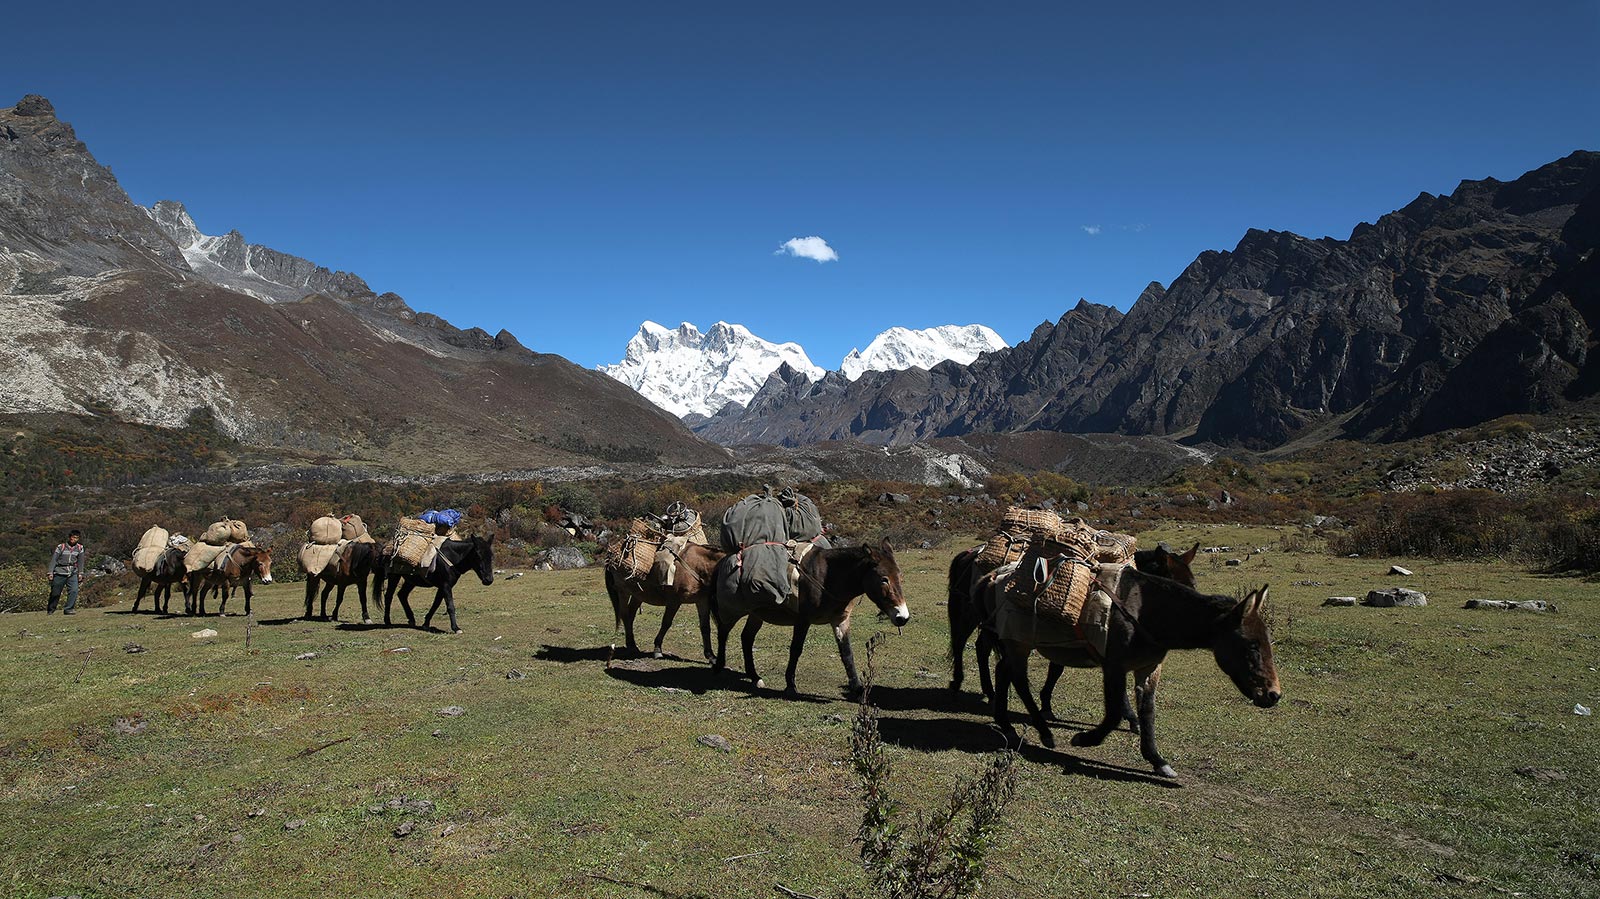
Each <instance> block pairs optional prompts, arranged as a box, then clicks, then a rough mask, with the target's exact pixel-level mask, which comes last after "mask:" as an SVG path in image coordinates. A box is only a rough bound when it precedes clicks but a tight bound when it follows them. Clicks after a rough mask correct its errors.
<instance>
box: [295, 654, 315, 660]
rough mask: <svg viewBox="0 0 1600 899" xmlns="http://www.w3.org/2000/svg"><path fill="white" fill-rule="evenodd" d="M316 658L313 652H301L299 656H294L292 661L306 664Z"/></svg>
mask: <svg viewBox="0 0 1600 899" xmlns="http://www.w3.org/2000/svg"><path fill="white" fill-rule="evenodd" d="M316 657H317V654H316V653H314V652H302V653H300V654H299V655H297V656H295V657H294V660H295V661H296V662H308V661H310V660H312V659H314V658H316Z"/></svg>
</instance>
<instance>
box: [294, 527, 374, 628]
mask: <svg viewBox="0 0 1600 899" xmlns="http://www.w3.org/2000/svg"><path fill="white" fill-rule="evenodd" d="M379 549H380V547H379V545H378V544H376V543H350V544H349V545H347V546H346V547H345V549H344V552H343V554H342V555H341V557H340V564H339V567H338V568H337V569H335V570H333V571H328V570H323V571H322V572H321V573H320V574H312V575H307V576H306V614H305V620H307V621H311V620H312V618H311V605H312V600H313V599H315V597H316V595H317V588H318V587H321V588H322V605H321V607H320V608H321V613H322V615H321V617H322V620H324V621H327V620H328V595H329V594H331V593H332V592H333V588H335V587H338V588H339V595H338V597H337V598H335V599H334V601H333V620H334V621H338V620H339V607H340V606H343V605H344V591H345V590H346V589H348V588H349V587H351V586H354V587H355V588H356V594H357V595H358V596H359V597H361V623H362V624H371V623H372V616H371V615H370V614H369V613H368V609H367V581H368V579H369V578H371V577H372V571H373V569H374V568H375V567H377V565H378V559H379ZM373 600H374V602H376V600H377V597H376V596H374V597H373Z"/></svg>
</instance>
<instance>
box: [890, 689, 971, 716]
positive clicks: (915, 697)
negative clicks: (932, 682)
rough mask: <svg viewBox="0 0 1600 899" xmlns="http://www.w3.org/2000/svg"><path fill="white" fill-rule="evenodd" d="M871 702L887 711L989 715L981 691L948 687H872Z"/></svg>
mask: <svg viewBox="0 0 1600 899" xmlns="http://www.w3.org/2000/svg"><path fill="white" fill-rule="evenodd" d="M872 704H873V705H875V706H877V707H878V708H879V709H882V710H883V711H886V712H939V713H942V714H946V715H988V714H989V700H987V699H984V698H983V695H982V694H980V693H973V692H970V691H960V692H957V691H955V690H952V689H950V688H949V687H888V686H883V685H878V686H875V687H873V688H872Z"/></svg>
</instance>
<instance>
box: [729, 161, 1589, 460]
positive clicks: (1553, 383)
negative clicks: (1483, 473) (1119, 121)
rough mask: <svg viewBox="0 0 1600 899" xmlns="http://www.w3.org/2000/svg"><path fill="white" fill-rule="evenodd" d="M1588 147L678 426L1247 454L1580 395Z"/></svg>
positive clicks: (1584, 378) (1412, 431) (788, 435)
mask: <svg viewBox="0 0 1600 899" xmlns="http://www.w3.org/2000/svg"><path fill="white" fill-rule="evenodd" d="M1597 248H1600V153H1594V152H1577V153H1574V154H1572V155H1570V156H1568V157H1566V158H1564V159H1561V160H1558V161H1556V162H1553V163H1550V164H1549V165H1546V166H1544V167H1542V168H1539V169H1537V170H1535V171H1532V172H1529V173H1527V174H1526V175H1523V176H1522V177H1521V178H1518V179H1516V180H1515V181H1512V182H1509V183H1502V182H1499V181H1495V180H1493V179H1486V180H1483V181H1466V182H1462V184H1461V185H1460V187H1459V188H1457V190H1456V191H1455V192H1454V193H1452V194H1450V195H1449V196H1443V197H1440V196H1433V195H1431V194H1422V195H1421V196H1419V197H1418V198H1417V199H1416V200H1414V201H1413V202H1411V203H1410V204H1408V205H1407V206H1406V207H1404V208H1403V209H1400V210H1397V211H1395V212H1392V213H1389V214H1388V215H1385V216H1383V217H1381V218H1379V219H1378V220H1377V221H1376V222H1375V223H1372V224H1366V223H1363V224H1361V225H1358V226H1356V228H1355V229H1354V230H1353V231H1352V232H1351V235H1350V237H1349V238H1348V239H1346V240H1336V239H1333V238H1321V239H1318V240H1312V239H1308V238H1305V237H1301V236H1299V235H1296V234H1290V233H1286V232H1275V231H1254V230H1252V231H1250V232H1248V233H1246V234H1245V236H1244V237H1243V238H1242V239H1241V240H1240V241H1239V244H1238V245H1237V246H1236V247H1235V248H1234V249H1233V250H1232V251H1229V252H1213V251H1208V252H1206V253H1202V254H1201V255H1200V256H1199V257H1198V258H1197V259H1195V261H1194V262H1193V263H1191V264H1190V265H1189V267H1188V268H1186V269H1185V270H1184V272H1183V273H1182V274H1181V275H1179V276H1178V278H1177V279H1175V280H1174V281H1173V282H1172V284H1171V285H1170V286H1168V287H1165V288H1163V287H1162V286H1161V285H1160V284H1151V285H1150V287H1149V288H1147V289H1146V290H1145V291H1144V293H1143V294H1141V295H1140V297H1139V298H1138V300H1137V301H1136V302H1135V303H1134V304H1133V305H1132V307H1131V308H1130V309H1129V310H1128V313H1127V314H1126V315H1122V316H1119V315H1118V314H1117V313H1116V312H1115V310H1112V309H1110V308H1109V307H1104V306H1096V305H1094V304H1090V303H1080V304H1079V305H1078V307H1077V308H1076V309H1074V310H1073V311H1072V312H1070V313H1068V315H1066V316H1064V317H1063V318H1062V319H1061V320H1060V321H1059V322H1057V323H1055V324H1054V325H1049V324H1046V325H1041V326H1040V328H1039V329H1037V330H1036V331H1035V332H1034V334H1033V335H1032V336H1031V337H1030V338H1029V339H1028V340H1027V341H1024V342H1023V343H1021V344H1018V345H1017V346H1015V347H1013V348H1011V349H1009V350H1000V351H997V352H995V353H991V354H987V355H985V356H984V357H982V358H981V359H979V360H978V361H977V362H975V363H973V364H972V365H970V366H965V367H963V366H958V365H953V364H949V363H947V364H945V365H941V366H936V367H935V368H934V369H933V370H932V371H931V372H928V373H926V375H921V374H916V373H907V372H899V373H893V374H888V375H875V374H872V373H869V374H867V375H865V376H863V377H862V378H861V379H860V380H859V381H857V382H855V383H854V384H853V385H848V386H845V385H839V384H830V383H828V381H827V379H824V380H823V381H822V382H819V383H817V384H815V385H812V386H811V387H810V389H805V388H802V387H798V386H797V385H794V384H792V383H789V382H785V381H783V380H782V379H779V380H776V381H774V380H769V381H768V383H767V385H766V386H764V387H763V389H762V394H764V395H759V394H758V396H757V397H756V398H754V399H753V400H752V401H751V403H750V404H749V406H748V407H747V408H746V409H744V410H743V411H740V410H723V411H722V412H721V413H719V414H718V415H716V416H713V417H712V418H711V419H710V420H709V421H705V422H702V423H700V424H699V425H698V426H697V430H698V431H699V433H701V434H703V435H705V436H707V437H710V438H712V439H714V440H717V441H719V442H723V443H738V442H744V441H761V440H781V441H782V442H786V443H790V444H798V443H805V442H810V441H816V440H827V439H836V438H840V437H847V436H849V437H856V438H858V439H863V440H870V441H876V442H882V443H890V444H892V443H902V442H907V441H912V440H917V439H923V438H925V437H928V436H953V435H960V434H966V433H973V432H979V431H1023V430H1056V431H1067V432H1080V433H1081V432H1111V433H1123V434H1151V435H1167V436H1172V437H1178V438H1191V439H1195V440H1200V441H1212V442H1216V443H1219V444H1224V445H1238V446H1245V447H1250V448H1268V447H1274V446H1279V445H1282V444H1284V443H1287V442H1289V441H1291V440H1294V439H1296V438H1299V437H1301V436H1304V435H1306V434H1308V433H1310V432H1313V431H1324V430H1325V431H1329V432H1330V433H1342V434H1345V435H1348V436H1354V437H1358V438H1364V439H1379V440H1382V439H1393V438H1401V437H1408V436H1415V435H1418V434H1422V433H1428V432H1431V431H1435V430H1438V429H1441V428H1446V427H1454V426H1461V425H1464V424H1472V423H1476V422H1481V421H1485V420H1488V419H1491V418H1495V417H1498V416H1501V415H1505V414H1509V413H1516V412H1538V411H1546V410H1549V409H1552V408H1555V407H1557V406H1559V405H1561V404H1563V403H1566V402H1569V401H1571V400H1573V399H1577V398H1581V397H1586V396H1590V395H1593V394H1594V393H1595V392H1597V391H1600V365H1597V363H1596V362H1595V359H1594V355H1595V354H1594V352H1593V347H1594V343H1595V334H1596V329H1597V327H1600V254H1597V253H1596V252H1595V250H1596V249H1597Z"/></svg>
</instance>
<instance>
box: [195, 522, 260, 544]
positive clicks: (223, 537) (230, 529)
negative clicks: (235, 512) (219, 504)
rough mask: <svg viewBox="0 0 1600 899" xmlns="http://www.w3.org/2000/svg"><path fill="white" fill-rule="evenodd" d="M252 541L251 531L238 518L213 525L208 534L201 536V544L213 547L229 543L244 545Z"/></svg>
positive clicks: (207, 529) (208, 529) (207, 531)
mask: <svg viewBox="0 0 1600 899" xmlns="http://www.w3.org/2000/svg"><path fill="white" fill-rule="evenodd" d="M249 539H250V529H249V528H248V527H246V526H245V523H244V522H242V521H239V520H238V519H236V518H224V519H222V520H221V521H215V522H212V523H211V526H210V527H208V528H206V532H205V533H204V534H201V535H200V542H201V543H209V544H211V545H212V546H223V545H226V544H229V543H244V542H245V541H247V540H249Z"/></svg>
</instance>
